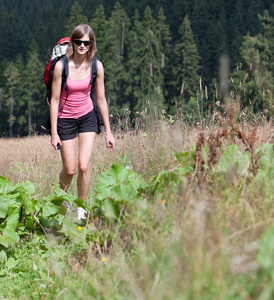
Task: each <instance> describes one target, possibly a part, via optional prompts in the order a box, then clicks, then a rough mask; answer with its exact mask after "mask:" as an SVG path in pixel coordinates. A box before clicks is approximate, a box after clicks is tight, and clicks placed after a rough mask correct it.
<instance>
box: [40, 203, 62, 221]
mask: <svg viewBox="0 0 274 300" xmlns="http://www.w3.org/2000/svg"><path fill="white" fill-rule="evenodd" d="M59 211H60V206H58V205H55V204H53V203H52V202H46V203H45V205H44V207H43V209H42V216H43V217H44V218H46V217H49V216H52V215H56V214H58V213H59Z"/></svg>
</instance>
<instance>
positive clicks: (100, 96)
mask: <svg viewBox="0 0 274 300" xmlns="http://www.w3.org/2000/svg"><path fill="white" fill-rule="evenodd" d="M97 63H98V68H97V77H96V93H97V105H98V108H99V110H100V113H101V116H102V119H103V122H104V126H105V130H106V143H107V148H111V151H113V149H114V148H115V139H114V137H113V135H112V133H111V130H110V124H109V112H108V105H107V100H106V96H105V83H104V67H103V64H102V63H101V62H100V61H99V60H98V61H97Z"/></svg>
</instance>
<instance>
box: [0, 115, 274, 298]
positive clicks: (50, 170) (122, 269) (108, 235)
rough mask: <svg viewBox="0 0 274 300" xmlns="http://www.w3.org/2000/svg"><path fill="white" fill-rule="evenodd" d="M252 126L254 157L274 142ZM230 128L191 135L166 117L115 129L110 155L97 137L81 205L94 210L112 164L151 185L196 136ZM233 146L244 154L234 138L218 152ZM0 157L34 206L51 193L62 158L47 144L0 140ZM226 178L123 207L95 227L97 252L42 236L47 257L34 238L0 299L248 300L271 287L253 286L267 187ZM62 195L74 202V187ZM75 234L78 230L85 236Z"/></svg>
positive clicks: (268, 209) (191, 129) (219, 125)
mask: <svg viewBox="0 0 274 300" xmlns="http://www.w3.org/2000/svg"><path fill="white" fill-rule="evenodd" d="M254 126H255V123H254V122H253V123H250V122H247V121H246V120H242V121H241V122H240V123H239V128H240V129H241V130H242V131H243V132H244V133H246V134H247V135H248V134H250V132H252V130H253V129H254ZM256 126H257V133H256V136H257V140H256V142H255V144H254V147H255V148H258V147H259V146H260V145H262V144H264V143H266V142H273V139H272V138H273V124H272V123H271V121H267V122H265V123H264V124H262V123H258V124H257V125H256ZM229 128H230V125H229V123H228V122H227V120H226V119H222V120H221V119H220V120H219V121H214V122H213V121H212V122H211V123H210V122H208V123H207V124H206V123H205V124H199V125H197V124H196V126H193V124H188V123H184V122H183V121H182V120H175V122H172V123H171V122H170V121H169V117H168V116H165V115H163V116H162V118H158V119H157V120H155V122H154V123H153V126H151V127H146V128H142V130H139V131H138V132H137V133H136V132H135V131H133V130H132V128H123V129H124V130H121V129H117V130H116V131H115V137H116V149H115V151H114V152H110V151H108V149H106V147H105V138H104V134H101V135H99V136H97V138H96V146H95V149H94V154H93V158H92V162H91V172H92V180H91V187H90V193H89V196H88V203H91V202H92V198H93V195H94V194H95V192H96V185H97V184H98V181H99V176H100V174H101V173H103V172H104V171H106V170H108V169H109V168H110V167H111V165H112V164H113V163H118V164H121V165H123V166H124V167H125V168H130V169H131V170H133V171H135V172H137V173H138V174H140V175H142V176H143V178H144V179H145V180H146V181H147V182H149V181H150V179H151V178H152V176H155V175H157V174H158V173H159V172H160V171H161V170H163V169H164V170H169V171H171V170H174V169H176V168H177V167H178V162H177V160H176V159H175V158H174V153H173V152H174V151H175V152H187V151H190V149H191V148H192V147H193V145H194V144H195V143H197V142H198V140H199V135H200V133H201V132H203V133H204V136H205V138H206V140H207V139H208V138H209V136H210V134H211V133H212V134H217V132H218V130H223V129H229ZM133 133H134V134H133ZM230 144H236V145H237V146H238V148H239V149H241V151H243V153H245V151H246V146H245V145H244V143H243V142H242V141H241V139H239V138H238V137H237V136H228V137H227V138H226V139H224V141H223V143H222V147H221V148H220V149H219V148H218V151H219V152H220V153H221V152H224V151H225V150H226V149H227V147H228V146H229V145H230ZM0 149H1V156H0V170H1V174H0V175H1V176H5V177H7V178H8V179H9V180H11V182H12V183H13V184H16V183H19V182H23V181H26V180H29V181H32V182H34V183H35V187H36V192H35V197H37V199H39V197H43V196H47V195H49V194H50V193H52V190H53V186H52V185H54V184H58V177H59V172H60V169H61V158H60V153H59V152H55V151H54V150H53V149H52V147H51V145H50V138H49V136H47V135H45V136H32V137H26V138H18V139H0ZM219 152H217V155H218V153H219ZM232 175H233V174H232ZM232 175H231V177H228V178H226V181H222V182H218V181H215V180H214V176H213V177H206V176H205V177H204V178H205V181H204V182H203V184H201V185H198V184H197V182H196V181H193V182H194V183H193V186H192V187H190V182H191V178H185V180H183V181H182V183H181V186H180V189H179V190H178V191H177V192H176V193H175V192H174V191H173V190H172V189H166V190H165V191H164V192H163V193H162V194H157V195H151V196H149V195H148V196H146V198H145V200H144V201H139V202H138V201H137V202H136V203H135V204H134V205H131V206H130V207H126V208H125V210H124V213H123V219H122V222H116V221H109V222H104V221H102V220H98V224H97V230H98V234H99V235H98V236H99V237H100V239H102V240H103V243H102V246H98V244H97V245H96V244H92V245H90V247H89V248H84V249H82V248H81V247H80V246H79V245H78V246H76V245H73V243H72V244H70V243H67V244H65V245H62V244H61V245H58V239H56V237H55V236H54V232H53V233H50V234H48V236H46V237H45V238H46V239H48V241H49V245H50V246H49V247H50V249H51V250H50V253H49V252H46V251H45V250H43V249H42V248H40V247H39V240H38V239H34V240H33V241H30V240H28V242H26V244H23V242H21V243H20V244H19V245H17V247H15V249H12V250H10V251H11V252H12V251H15V252H17V253H18V254H17V258H18V259H22V261H23V257H24V256H25V257H26V258H27V259H25V260H24V264H23V265H22V268H21V272H22V273H23V276H21V275H18V272H16V271H12V270H11V271H10V273H8V275H6V276H5V277H2V278H0V280H1V283H0V286H2V287H3V286H4V281H5V280H10V278H11V277H12V276H14V278H13V280H12V282H11V283H10V285H9V288H7V287H5V288H3V289H2V290H1V291H0V296H1V293H2V294H3V295H6V297H7V298H11V299H13V298H17V299H18V297H19V298H21V299H29V297H30V296H31V297H33V299H36V298H37V299H42V298H44V299H107V298H108V299H252V295H255V296H256V295H259V294H260V289H263V286H264V283H265V282H268V278H266V277H267V276H266V277H265V278H264V277H263V278H261V279H260V280H259V279H258V275H257V272H258V269H259V265H258V262H257V260H256V254H257V250H258V245H259V241H260V238H261V235H262V233H264V232H265V231H266V229H267V228H269V226H270V225H271V224H273V218H274V211H273V198H271V197H272V196H271V193H270V191H271V184H269V186H268V187H267V188H266V191H261V190H258V189H256V185H252V186H249V185H248V182H249V181H250V180H251V178H250V177H249V174H246V178H245V179H244V180H243V179H242V178H240V177H236V176H232ZM238 182H240V184H241V186H239V185H238ZM68 193H70V194H73V195H76V194H77V192H76V181H75V179H74V180H73V182H72V185H71V187H70V188H69V190H68ZM0 197H1V196H0ZM77 229H78V231H82V230H83V229H84V227H82V226H78V228H77ZM26 240H27V239H26ZM256 280H258V283H257V281H256ZM0 298H1V297H0ZM254 299H255V298H254ZM266 299H270V298H266Z"/></svg>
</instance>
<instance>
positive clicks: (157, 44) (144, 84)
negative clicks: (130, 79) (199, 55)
mask: <svg viewBox="0 0 274 300" xmlns="http://www.w3.org/2000/svg"><path fill="white" fill-rule="evenodd" d="M142 31H143V33H142V46H141V48H140V49H139V50H140V51H139V55H138V56H139V59H138V61H139V62H140V67H141V68H140V87H139V90H138V102H137V105H136V109H138V110H143V109H144V108H145V106H146V102H147V101H149V103H150V105H151V107H152V108H156V107H157V108H158V109H163V102H164V101H163V73H162V72H161V56H162V55H161V41H160V40H159V39H158V37H157V29H156V21H155V19H154V18H153V16H152V11H151V9H150V7H147V8H146V9H145V11H144V17H143V20H142Z"/></svg>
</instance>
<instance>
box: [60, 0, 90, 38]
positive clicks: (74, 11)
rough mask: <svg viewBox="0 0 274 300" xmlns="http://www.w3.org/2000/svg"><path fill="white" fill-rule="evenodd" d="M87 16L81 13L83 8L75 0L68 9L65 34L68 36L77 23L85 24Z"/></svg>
mask: <svg viewBox="0 0 274 300" xmlns="http://www.w3.org/2000/svg"><path fill="white" fill-rule="evenodd" d="M87 23H88V18H87V17H86V16H85V15H84V14H83V9H82V7H81V6H80V4H79V3H78V1H76V2H75V3H74V4H73V6H72V8H71V11H70V17H69V19H68V22H67V25H66V26H65V30H66V35H67V36H70V34H71V32H72V30H73V29H74V28H75V27H76V26H77V25H79V24H87Z"/></svg>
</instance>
